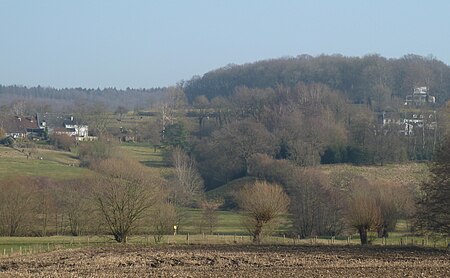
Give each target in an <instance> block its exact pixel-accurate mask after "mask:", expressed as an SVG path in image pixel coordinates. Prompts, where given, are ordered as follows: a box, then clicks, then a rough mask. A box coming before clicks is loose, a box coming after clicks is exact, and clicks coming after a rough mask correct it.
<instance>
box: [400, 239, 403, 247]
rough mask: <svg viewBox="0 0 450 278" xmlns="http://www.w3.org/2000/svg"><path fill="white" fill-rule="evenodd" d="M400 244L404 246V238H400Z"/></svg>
mask: <svg viewBox="0 0 450 278" xmlns="http://www.w3.org/2000/svg"><path fill="white" fill-rule="evenodd" d="M400 246H403V238H402V237H401V238H400Z"/></svg>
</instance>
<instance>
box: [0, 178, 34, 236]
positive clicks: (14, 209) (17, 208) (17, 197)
mask: <svg viewBox="0 0 450 278" xmlns="http://www.w3.org/2000/svg"><path fill="white" fill-rule="evenodd" d="M35 190H36V187H35V182H34V180H33V179H31V178H28V177H14V178H8V179H5V180H2V181H1V182H0V192H1V194H0V233H1V234H2V235H5V236H16V235H18V234H19V233H20V231H21V229H22V228H24V226H25V225H26V223H28V222H29V221H28V220H29V218H30V217H31V212H32V210H33V195H34V192H35Z"/></svg>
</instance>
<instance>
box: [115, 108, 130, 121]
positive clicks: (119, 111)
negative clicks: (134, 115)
mask: <svg viewBox="0 0 450 278" xmlns="http://www.w3.org/2000/svg"><path fill="white" fill-rule="evenodd" d="M127 113H128V109H127V108H126V107H125V106H122V105H119V106H118V107H117V109H116V111H114V114H116V115H118V116H119V120H122V119H123V116H124V115H126V114H127Z"/></svg>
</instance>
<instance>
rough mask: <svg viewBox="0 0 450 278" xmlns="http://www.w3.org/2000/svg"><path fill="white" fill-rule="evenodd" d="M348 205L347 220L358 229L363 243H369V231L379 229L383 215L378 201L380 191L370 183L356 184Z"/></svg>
mask: <svg viewBox="0 0 450 278" xmlns="http://www.w3.org/2000/svg"><path fill="white" fill-rule="evenodd" d="M350 194H351V196H350V198H349V203H348V205H347V209H348V211H347V221H348V224H349V225H350V227H353V228H355V229H357V230H358V233H359V236H360V240H361V244H362V245H365V244H368V232H369V231H370V230H373V231H377V230H378V229H379V227H380V226H381V225H382V222H383V218H382V217H383V216H382V212H381V207H380V204H379V202H378V192H376V190H374V189H373V188H371V186H370V185H368V184H362V185H361V184H360V185H355V186H354V187H353V188H352V190H351V193H350Z"/></svg>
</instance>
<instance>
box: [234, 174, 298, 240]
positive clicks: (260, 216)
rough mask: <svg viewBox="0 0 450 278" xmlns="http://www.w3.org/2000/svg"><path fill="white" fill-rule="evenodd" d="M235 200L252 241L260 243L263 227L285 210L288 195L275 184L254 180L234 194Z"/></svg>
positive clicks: (271, 222) (273, 222)
mask: <svg viewBox="0 0 450 278" xmlns="http://www.w3.org/2000/svg"><path fill="white" fill-rule="evenodd" d="M236 201H237V203H238V205H239V207H240V208H241V210H242V212H243V214H244V216H245V224H246V225H247V228H248V230H249V232H250V233H251V234H252V235H253V242H255V243H260V242H261V237H262V235H263V232H264V229H265V228H266V227H267V226H268V225H269V224H275V221H276V220H278V219H279V218H280V216H282V215H283V214H284V213H286V212H287V208H288V205H289V197H288V196H287V195H286V193H284V191H283V188H282V187H281V186H279V185H277V184H269V183H267V182H265V181H256V182H255V183H254V184H251V185H248V186H245V187H244V188H243V189H241V190H240V191H239V192H238V193H237V194H236Z"/></svg>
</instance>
